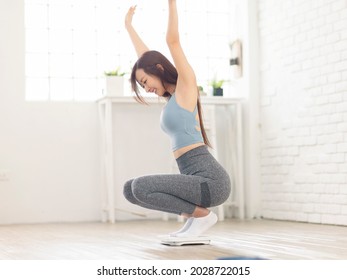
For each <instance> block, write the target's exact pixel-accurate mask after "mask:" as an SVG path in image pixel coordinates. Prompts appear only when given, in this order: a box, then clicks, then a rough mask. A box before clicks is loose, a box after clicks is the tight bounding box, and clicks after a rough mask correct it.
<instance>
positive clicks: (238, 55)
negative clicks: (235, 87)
mask: <svg viewBox="0 0 347 280" xmlns="http://www.w3.org/2000/svg"><path fill="white" fill-rule="evenodd" d="M229 47H230V51H231V58H230V61H229V64H230V66H231V67H232V70H233V74H232V75H233V77H234V79H238V78H241V77H242V43H241V40H235V41H234V42H232V43H230V44H229Z"/></svg>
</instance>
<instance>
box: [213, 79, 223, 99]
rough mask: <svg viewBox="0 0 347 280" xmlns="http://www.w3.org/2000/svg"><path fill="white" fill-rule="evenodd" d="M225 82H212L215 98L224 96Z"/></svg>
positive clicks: (215, 80)
mask: <svg viewBox="0 0 347 280" xmlns="http://www.w3.org/2000/svg"><path fill="white" fill-rule="evenodd" d="M224 82H225V81H224V80H217V79H213V80H212V82H211V86H212V89H213V96H223V88H222V87H223V84H224Z"/></svg>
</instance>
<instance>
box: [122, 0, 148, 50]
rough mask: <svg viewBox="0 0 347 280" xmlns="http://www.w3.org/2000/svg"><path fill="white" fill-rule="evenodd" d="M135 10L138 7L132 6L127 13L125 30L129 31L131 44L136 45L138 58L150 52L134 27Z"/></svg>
mask: <svg viewBox="0 0 347 280" xmlns="http://www.w3.org/2000/svg"><path fill="white" fill-rule="evenodd" d="M135 9H136V6H132V7H130V8H129V11H128V12H127V14H126V16H125V28H126V30H127V31H128V34H129V37H130V39H131V42H132V43H133V45H134V48H135V51H136V54H137V57H140V56H141V55H142V54H143V53H144V52H147V51H149V48H148V47H147V46H146V44H145V43H144V42H143V41H142V39H141V38H140V36H139V35H138V34H137V32H136V30H135V29H134V27H133V25H132V20H133V15H134V13H135Z"/></svg>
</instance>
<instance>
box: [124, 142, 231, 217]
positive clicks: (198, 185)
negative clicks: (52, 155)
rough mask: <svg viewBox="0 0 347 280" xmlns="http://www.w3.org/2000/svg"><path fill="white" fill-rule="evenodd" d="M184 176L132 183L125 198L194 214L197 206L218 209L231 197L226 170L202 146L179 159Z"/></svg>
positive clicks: (165, 210)
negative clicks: (217, 207)
mask: <svg viewBox="0 0 347 280" xmlns="http://www.w3.org/2000/svg"><path fill="white" fill-rule="evenodd" d="M176 161H177V165H178V168H179V170H180V173H181V174H162V175H148V176H142V177H138V178H135V179H132V180H129V181H127V182H126V183H125V185H124V190H123V193H124V196H125V198H126V199H127V200H128V201H130V202H131V203H133V204H136V205H139V206H142V207H145V208H149V209H153V210H159V211H164V212H168V213H173V214H178V215H181V214H182V213H186V214H192V213H193V211H194V209H195V207H196V206H201V207H205V208H207V207H214V206H217V205H220V204H222V203H223V202H224V201H226V200H227V199H228V197H229V195H230V192H231V187H230V178H229V175H228V173H227V172H226V171H225V169H224V168H223V167H222V166H221V165H220V164H219V163H218V162H217V161H216V159H215V158H214V157H213V156H212V155H211V154H210V152H209V151H208V148H207V146H200V147H197V148H195V149H193V150H190V151H188V152H187V153H185V154H183V155H182V156H181V157H179V158H178V159H177V160H176Z"/></svg>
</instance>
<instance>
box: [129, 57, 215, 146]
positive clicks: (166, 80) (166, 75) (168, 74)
mask: <svg viewBox="0 0 347 280" xmlns="http://www.w3.org/2000/svg"><path fill="white" fill-rule="evenodd" d="M158 65H160V66H161V67H162V68H161V67H158ZM137 69H143V71H145V73H146V74H148V75H153V76H156V77H158V78H159V79H160V81H161V83H162V85H163V87H164V88H165V84H172V85H176V84H177V79H178V73H177V70H176V68H175V66H174V65H173V64H172V63H171V62H170V61H169V60H168V59H167V58H166V57H165V56H164V55H162V54H161V53H160V52H158V51H147V52H145V53H144V54H143V55H142V56H141V57H140V58H139V59H138V60H137V61H136V63H135V65H134V66H133V68H132V71H131V76H130V82H131V88H132V90H133V91H134V92H135V94H136V97H135V99H136V100H137V101H138V102H139V103H141V104H147V103H146V101H145V100H144V98H143V97H142V96H141V94H140V89H139V85H138V82H137V80H136V70H137ZM162 69H164V71H162ZM196 90H197V92H198V100H197V106H198V114H199V122H200V128H201V134H202V137H203V139H204V143H205V144H206V145H207V146H209V147H212V146H211V143H210V141H209V140H208V138H207V134H206V131H205V127H204V123H203V114H202V107H201V102H200V94H199V89H198V88H197V89H196ZM163 97H165V98H166V99H167V100H169V99H170V97H171V94H170V93H169V92H165V93H164V95H163Z"/></svg>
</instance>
